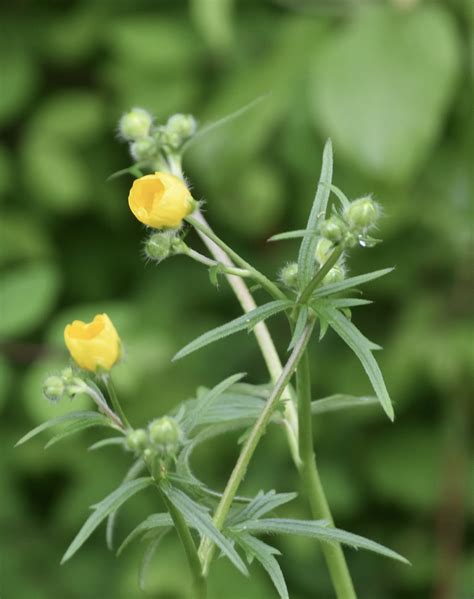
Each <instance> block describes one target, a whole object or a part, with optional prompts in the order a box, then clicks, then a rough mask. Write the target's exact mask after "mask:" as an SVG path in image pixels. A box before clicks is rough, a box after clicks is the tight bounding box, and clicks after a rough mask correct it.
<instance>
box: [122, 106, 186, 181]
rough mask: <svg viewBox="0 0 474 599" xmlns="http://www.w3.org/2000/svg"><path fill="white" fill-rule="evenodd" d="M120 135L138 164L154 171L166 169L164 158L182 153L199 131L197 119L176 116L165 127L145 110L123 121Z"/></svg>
mask: <svg viewBox="0 0 474 599" xmlns="http://www.w3.org/2000/svg"><path fill="white" fill-rule="evenodd" d="M118 129H119V134H120V136H121V137H123V139H125V140H126V141H128V143H129V149H130V154H131V156H132V158H133V159H134V160H135V161H136V162H140V163H145V165H148V166H150V167H151V168H152V169H153V170H155V169H156V170H160V169H161V168H162V156H161V152H162V151H163V152H164V154H165V155H166V154H168V153H171V154H176V153H179V152H180V151H181V150H182V148H183V145H184V144H185V142H186V141H188V140H189V139H190V138H191V137H193V135H194V134H195V133H196V130H197V123H196V119H195V118H194V117H193V116H192V115H190V114H174V115H173V116H171V117H170V118H169V119H168V121H167V122H166V123H165V124H164V125H158V124H156V123H155V119H154V118H153V116H152V114H150V113H149V112H148V111H147V110H145V109H144V108H132V110H130V111H129V112H127V113H125V114H124V115H123V116H122V118H121V119H120V121H119V127H118Z"/></svg>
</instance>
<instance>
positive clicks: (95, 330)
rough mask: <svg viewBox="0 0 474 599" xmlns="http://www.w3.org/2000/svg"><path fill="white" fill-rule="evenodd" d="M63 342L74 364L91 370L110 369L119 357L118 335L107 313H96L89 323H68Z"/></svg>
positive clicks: (78, 321)
mask: <svg viewBox="0 0 474 599" xmlns="http://www.w3.org/2000/svg"><path fill="white" fill-rule="evenodd" d="M64 342H65V343H66V347H67V348H68V350H69V353H70V354H71V357H72V359H73V360H74V361H75V362H76V364H77V365H78V366H80V368H84V369H85V370H90V371H91V372H96V371H97V369H98V368H102V369H104V370H110V369H111V368H112V366H113V365H114V364H115V363H116V362H117V360H118V359H119V358H120V337H119V336H118V333H117V331H116V329H115V327H114V325H113V324H112V321H111V320H110V318H109V317H108V316H107V314H97V315H96V316H95V317H94V320H93V321H92V322H89V323H86V322H82V320H75V321H74V322H72V323H71V324H68V325H67V326H66V328H65V329H64Z"/></svg>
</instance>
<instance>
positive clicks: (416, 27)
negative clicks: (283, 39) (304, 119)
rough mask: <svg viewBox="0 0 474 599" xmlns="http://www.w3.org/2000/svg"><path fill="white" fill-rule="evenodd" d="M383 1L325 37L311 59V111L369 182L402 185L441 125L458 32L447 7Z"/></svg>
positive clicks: (453, 74)
mask: <svg viewBox="0 0 474 599" xmlns="http://www.w3.org/2000/svg"><path fill="white" fill-rule="evenodd" d="M383 4H384V5H383V6H382V3H372V4H371V5H370V6H367V7H366V8H367V10H363V11H360V12H359V13H358V14H357V15H356V16H355V18H354V19H351V20H350V22H348V23H347V27H341V28H340V29H339V30H338V32H334V35H331V37H330V39H328V40H327V43H326V44H325V46H324V49H322V51H321V52H319V53H318V55H317V57H316V62H317V64H316V68H315V69H314V71H313V72H314V80H313V84H312V92H313V93H312V96H313V101H312V106H313V108H314V115H315V118H316V121H317V124H318V127H319V128H320V130H322V131H323V132H324V134H325V135H330V136H331V137H332V139H333V141H334V144H335V147H336V148H337V149H338V151H339V152H340V153H341V155H345V157H346V159H349V160H350V161H351V163H352V164H353V165H356V166H358V167H359V168H361V169H362V170H363V171H364V172H365V173H368V174H369V176H371V177H373V178H376V179H383V180H385V181H391V182H402V181H406V180H407V179H409V178H410V177H411V176H412V175H413V174H415V173H416V169H417V168H419V167H420V166H421V165H423V164H424V163H425V162H426V160H427V159H428V157H429V155H430V154H429V153H430V151H431V149H432V148H433V147H434V145H435V144H436V143H437V139H438V137H439V132H440V131H441V130H443V127H444V126H445V123H444V120H445V117H446V115H447V112H448V110H449V107H450V101H451V98H452V96H453V93H454V91H455V90H456V79H457V75H458V73H459V65H460V62H461V61H460V57H461V53H460V45H459V34H458V31H457V29H456V23H455V20H454V19H453V15H452V14H450V12H449V10H448V5H447V4H446V3H439V4H438V3H435V4H431V3H426V4H424V5H423V6H418V7H417V8H416V10H411V11H408V12H405V13H403V14H402V13H401V12H400V11H399V9H398V8H397V7H395V5H393V6H389V4H386V3H383ZM443 4H444V6H443ZM376 5H377V6H376ZM361 65H363V68H361Z"/></svg>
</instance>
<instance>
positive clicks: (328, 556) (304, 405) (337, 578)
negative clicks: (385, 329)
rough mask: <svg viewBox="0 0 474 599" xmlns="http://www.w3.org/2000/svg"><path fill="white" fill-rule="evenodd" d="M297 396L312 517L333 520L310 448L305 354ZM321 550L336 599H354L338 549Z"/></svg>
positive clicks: (302, 474) (325, 546)
mask: <svg viewBox="0 0 474 599" xmlns="http://www.w3.org/2000/svg"><path fill="white" fill-rule="evenodd" d="M296 384H297V394H298V421H299V447H300V457H301V460H302V463H301V466H300V468H299V474H300V478H301V482H302V486H303V488H304V489H305V490H306V493H307V495H308V499H309V503H310V507H311V513H312V515H313V518H314V519H315V520H319V519H324V520H327V521H328V522H329V523H330V524H331V525H332V526H334V520H333V517H332V514H331V510H330V508H329V504H328V502H327V499H326V495H325V493H324V488H323V485H322V482H321V478H320V476H319V472H318V467H317V463H316V456H315V454H314V448H313V425H312V415H311V378H310V368H309V358H308V352H307V351H305V353H304V355H303V356H302V358H301V360H300V363H299V365H298V368H297V370H296ZM322 550H323V553H324V557H325V560H326V564H327V566H328V569H329V574H330V576H331V581H332V584H333V587H334V590H335V592H336V596H337V597H338V599H356V594H355V590H354V586H353V584H352V579H351V575H350V572H349V569H348V567H347V563H346V559H345V557H344V553H343V551H342V549H341V546H340V545H338V544H332V543H322Z"/></svg>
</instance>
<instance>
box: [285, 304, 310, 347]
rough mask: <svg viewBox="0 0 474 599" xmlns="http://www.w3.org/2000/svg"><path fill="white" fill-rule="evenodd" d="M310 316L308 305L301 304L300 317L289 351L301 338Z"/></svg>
mask: <svg viewBox="0 0 474 599" xmlns="http://www.w3.org/2000/svg"><path fill="white" fill-rule="evenodd" d="M308 316H309V310H308V306H301V308H300V311H299V313H298V318H297V320H296V325H295V328H294V331H293V335H292V336H291V341H290V345H289V346H288V351H291V350H292V349H293V348H294V347H295V345H296V344H297V343H298V341H299V340H300V337H301V335H302V334H303V333H304V328H305V326H306V323H307V322H308Z"/></svg>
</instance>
